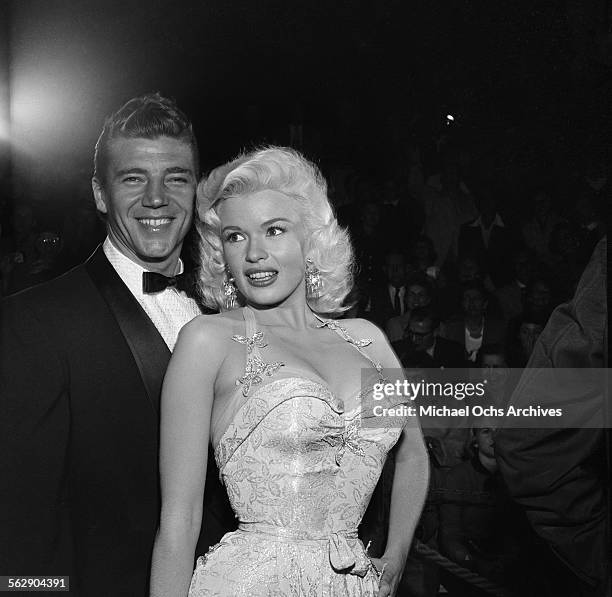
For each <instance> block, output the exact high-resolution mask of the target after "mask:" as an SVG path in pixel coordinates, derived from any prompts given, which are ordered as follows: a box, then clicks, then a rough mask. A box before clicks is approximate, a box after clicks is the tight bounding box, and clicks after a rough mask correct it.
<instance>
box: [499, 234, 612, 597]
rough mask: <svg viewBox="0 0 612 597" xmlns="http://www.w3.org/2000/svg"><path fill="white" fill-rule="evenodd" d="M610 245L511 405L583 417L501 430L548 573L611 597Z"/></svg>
mask: <svg viewBox="0 0 612 597" xmlns="http://www.w3.org/2000/svg"><path fill="white" fill-rule="evenodd" d="M606 249H607V247H606V237H603V238H602V239H601V240H600V241H599V242H598V244H597V246H596V247H595V250H594V252H593V255H592V257H591V259H590V261H589V263H588V265H587V267H586V269H585V270H584V272H583V274H582V276H581V278H580V281H579V283H578V286H577V289H576V292H575V294H574V297H573V298H572V299H571V301H569V302H567V303H564V304H561V305H559V306H558V307H557V308H556V309H555V310H554V311H553V313H552V315H551V316H550V318H549V320H548V323H547V325H546V327H545V329H544V330H543V331H542V332H541V334H540V335H539V338H538V339H537V342H536V343H535V346H534V347H533V351H532V352H531V356H530V358H529V361H528V363H527V368H526V369H525V371H524V372H523V375H522V377H521V379H520V381H519V383H518V385H517V387H516V389H515V391H514V393H513V394H512V396H511V398H510V401H509V404H510V405H511V406H514V407H516V408H525V407H529V406H535V405H541V406H542V407H543V408H557V407H560V408H562V409H563V411H564V412H573V413H574V417H575V418H574V417H572V418H567V417H565V418H564V419H561V420H560V425H558V426H555V427H553V426H550V425H548V426H547V427H546V428H532V429H527V430H526V429H520V428H511V427H509V426H506V427H504V428H503V429H502V430H500V432H499V433H498V435H497V436H496V449H497V459H498V463H499V467H500V471H501V473H502V475H503V477H504V479H505V482H506V484H507V486H508V488H509V491H510V493H511V495H512V497H513V498H514V500H515V501H516V502H517V503H518V504H519V505H520V506H521V508H522V509H523V511H524V512H525V514H526V515H527V518H528V519H529V522H530V524H531V526H532V528H533V529H534V530H535V532H536V533H537V535H538V536H539V537H541V538H542V539H543V540H544V541H545V542H546V544H547V545H548V546H549V548H550V556H551V557H550V559H549V561H548V562H547V563H546V565H544V564H543V565H542V572H541V576H543V577H546V578H547V579H548V581H549V582H550V584H551V586H552V590H551V593H550V594H551V595H555V596H559V597H587V596H589V597H603V596H604V595H608V594H609V589H610V558H609V539H610V537H609V523H608V521H609V515H610V513H609V500H608V496H609V491H610V476H609V468H608V466H609V461H608V462H606V460H607V457H608V454H607V452H608V450H609V444H608V445H607V444H606V433H609V425H610V420H609V418H607V417H609V414H610V404H609V401H610V396H609V391H608V390H607V388H606V386H605V383H606V380H605V377H602V375H601V371H602V370H603V368H605V367H609V361H608V355H607V349H608V347H607V330H608V312H607V300H606V298H607V297H606V291H607V254H606ZM606 427H608V429H606Z"/></svg>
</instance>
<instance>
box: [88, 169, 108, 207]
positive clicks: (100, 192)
mask: <svg viewBox="0 0 612 597" xmlns="http://www.w3.org/2000/svg"><path fill="white" fill-rule="evenodd" d="M91 188H92V190H93V196H94V199H95V201H96V208H97V210H98V211H99V212H101V213H103V214H105V213H108V210H107V209H106V202H105V200H104V189H103V188H102V185H101V184H100V181H99V180H98V179H97V178H96V177H94V178H92V179H91Z"/></svg>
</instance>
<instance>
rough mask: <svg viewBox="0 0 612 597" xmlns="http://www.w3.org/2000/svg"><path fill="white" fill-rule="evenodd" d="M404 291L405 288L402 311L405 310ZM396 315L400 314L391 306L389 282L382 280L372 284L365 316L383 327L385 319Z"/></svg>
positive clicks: (387, 319)
mask: <svg viewBox="0 0 612 597" xmlns="http://www.w3.org/2000/svg"><path fill="white" fill-rule="evenodd" d="M404 288H405V287H404ZM406 292H407V290H404V297H403V301H404V313H405V312H406ZM396 315H400V313H396V311H395V309H394V308H393V302H392V301H391V295H390V294H389V284H388V283H387V282H384V283H381V284H378V285H376V286H374V287H373V289H372V291H371V293H370V312H369V314H366V316H367V318H368V319H369V320H370V321H372V322H373V323H375V324H376V325H378V326H379V327H382V328H383V329H384V327H385V324H386V323H387V321H389V319H391V318H392V317H395V316H396Z"/></svg>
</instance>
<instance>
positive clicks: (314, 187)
mask: <svg viewBox="0 0 612 597" xmlns="http://www.w3.org/2000/svg"><path fill="white" fill-rule="evenodd" d="M263 190H274V191H278V192H280V193H283V194H284V195H286V196H287V197H291V198H293V199H296V200H297V201H298V202H299V204H300V205H301V207H302V215H303V225H304V229H305V231H306V244H305V256H306V257H307V258H309V259H310V260H312V266H313V267H316V268H317V269H318V270H319V272H320V277H321V283H322V286H321V291H320V293H319V297H318V298H316V299H312V298H308V303H309V305H310V307H311V308H312V310H313V311H315V312H317V313H321V314H326V315H335V314H340V313H342V312H343V311H345V310H346V309H348V308H349V307H350V305H344V300H345V298H346V296H347V295H348V293H349V292H350V290H351V288H352V286H353V250H352V247H351V242H350V239H349V235H348V232H347V231H346V230H344V229H343V228H341V227H340V226H339V225H338V222H337V220H336V217H335V215H334V212H333V209H332V207H331V204H330V202H329V199H328V197H327V184H326V183H325V179H324V178H323V176H322V175H321V172H320V171H319V169H318V168H317V167H316V166H315V165H314V164H313V163H311V162H309V161H308V160H307V159H306V158H305V157H304V156H302V155H301V154H300V153H298V152H297V151H295V150H293V149H289V148H286V147H266V148H264V149H259V150H256V151H252V152H250V153H246V154H242V155H240V156H239V157H238V158H236V159H235V160H232V161H231V162H228V163H227V164H224V165H223V166H220V167H218V168H216V169H215V170H213V171H212V172H211V173H210V174H209V175H208V177H206V178H203V179H202V181H201V182H200V184H199V185H198V192H197V211H198V216H199V219H198V221H196V230H197V232H198V236H199V240H198V251H199V269H198V291H199V294H200V296H201V298H202V301H203V302H204V304H205V305H206V306H208V307H211V308H213V309H219V310H225V309H226V307H225V297H224V292H223V282H224V281H225V279H226V263H225V259H224V256H223V243H222V239H221V221H220V219H219V216H218V214H217V209H218V207H219V205H220V203H221V202H222V201H223V200H224V199H227V198H229V197H242V196H244V195H250V194H252V193H257V192H258V191H263ZM238 306H240V305H238Z"/></svg>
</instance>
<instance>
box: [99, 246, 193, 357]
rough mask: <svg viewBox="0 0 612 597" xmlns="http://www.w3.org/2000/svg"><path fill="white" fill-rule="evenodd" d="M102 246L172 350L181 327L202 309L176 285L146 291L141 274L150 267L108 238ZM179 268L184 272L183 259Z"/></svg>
mask: <svg viewBox="0 0 612 597" xmlns="http://www.w3.org/2000/svg"><path fill="white" fill-rule="evenodd" d="M102 248H103V250H104V254H105V255H106V257H107V258H108V260H109V261H110V264H111V265H112V266H113V267H114V268H115V271H116V272H117V274H119V277H120V278H121V279H122V280H123V282H124V284H125V285H126V286H127V287H128V288H129V289H130V292H131V293H132V294H133V295H134V298H135V299H136V300H137V301H138V302H139V303H140V306H141V307H142V308H143V309H144V310H145V313H146V314H147V315H148V316H149V318H150V319H151V321H152V322H153V324H154V325H155V327H156V328H157V330H158V332H159V333H160V334H161V336H162V338H163V339H164V341H165V343H166V344H167V345H168V348H169V349H170V350H171V351H172V350H174V345H175V344H176V339H177V337H178V333H179V331H180V329H181V328H182V327H183V326H184V325H185V324H186V323H187V322H189V321H191V320H192V319H193V318H194V317H195V316H196V315H200V309H199V307H198V305H197V303H196V302H195V300H193V299H192V298H189V297H188V296H187V295H186V294H185V293H184V292H182V291H179V290H177V289H176V288H174V287H169V288H166V289H165V290H163V291H162V292H155V293H153V294H144V293H143V292H142V274H143V272H146V271H149V270H146V269H145V268H144V267H142V266H141V265H138V264H137V263H134V262H133V261H132V260H131V259H129V258H128V257H126V256H125V255H124V254H123V253H121V252H120V251H119V250H118V249H117V248H116V247H115V245H113V243H112V242H111V240H110V239H109V238H108V237H106V240H105V241H104V245H103V247H102ZM177 269H178V271H177V272H176V274H180V273H182V272H183V262H182V261H181V260H180V259H179V262H178V264H177Z"/></svg>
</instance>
